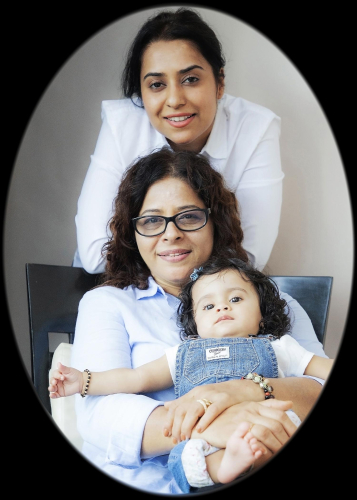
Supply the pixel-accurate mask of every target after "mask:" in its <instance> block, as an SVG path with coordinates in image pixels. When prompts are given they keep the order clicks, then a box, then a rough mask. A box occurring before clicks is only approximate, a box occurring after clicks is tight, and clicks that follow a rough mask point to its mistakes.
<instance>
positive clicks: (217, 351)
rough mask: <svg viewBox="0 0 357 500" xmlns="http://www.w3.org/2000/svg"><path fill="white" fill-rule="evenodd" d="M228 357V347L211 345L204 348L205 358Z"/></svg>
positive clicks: (209, 359)
mask: <svg viewBox="0 0 357 500" xmlns="http://www.w3.org/2000/svg"><path fill="white" fill-rule="evenodd" d="M227 358H229V346H228V347H211V348H210V349H206V360H207V361H212V360H213V359H227Z"/></svg>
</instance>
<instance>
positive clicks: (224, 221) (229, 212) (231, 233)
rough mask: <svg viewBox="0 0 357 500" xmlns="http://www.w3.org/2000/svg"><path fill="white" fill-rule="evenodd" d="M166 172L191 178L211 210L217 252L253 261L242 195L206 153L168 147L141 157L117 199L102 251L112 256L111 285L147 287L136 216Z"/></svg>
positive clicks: (107, 278) (108, 272) (108, 269)
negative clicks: (244, 224)
mask: <svg viewBox="0 0 357 500" xmlns="http://www.w3.org/2000/svg"><path fill="white" fill-rule="evenodd" d="M167 177H172V178H177V179H180V180H182V181H184V182H186V183H187V184H188V185H189V186H190V187H191V189H193V191H194V192H195V193H196V194H197V195H198V196H199V198H200V199H201V200H202V201H203V203H204V204H205V206H206V207H207V208H210V209H211V214H210V219H211V220H212V223H213V227H214V241H213V251H212V255H214V256H218V255H225V254H226V252H227V251H228V252H229V251H233V252H234V253H235V255H237V256H238V257H239V258H240V259H242V260H244V261H248V255H247V253H246V251H245V250H244V249H243V247H242V241H243V231H242V228H241V222H240V217H239V211H238V203H237V199H236V197H235V194H234V193H233V192H232V191H230V190H229V189H228V188H227V187H226V185H225V181H224V178H223V176H222V175H221V174H220V173H219V172H217V171H216V170H214V168H212V167H211V165H210V163H209V161H208V160H207V158H206V157H205V156H203V155H201V154H197V153H193V152H190V151H176V152H175V151H172V150H171V149H169V148H168V147H167V146H164V147H163V148H162V149H159V150H156V151H154V152H153V153H151V154H149V155H148V156H145V157H142V158H140V159H139V160H138V161H136V162H135V163H134V164H133V165H132V166H130V167H129V168H127V170H126V171H125V172H124V176H123V179H122V181H121V183H120V186H119V191H118V195H117V197H116V199H115V210H114V216H113V217H112V218H111V220H110V221H109V228H110V231H111V233H112V237H111V239H110V241H108V242H107V243H106V244H105V245H104V246H103V255H104V256H106V259H107V263H106V269H105V273H104V275H103V280H104V283H105V284H106V285H112V286H116V287H118V288H124V287H126V286H129V285H135V286H136V287H137V288H140V289H146V288H147V287H148V277H149V276H150V275H151V273H150V270H149V269H148V267H147V265H146V264H145V262H144V260H143V259H142V257H141V255H140V253H139V250H138V247H137V244H136V239H135V232H134V226H133V224H132V218H133V217H137V216H138V215H139V213H140V210H141V207H142V205H143V203H144V199H145V196H146V193H147V192H148V190H149V188H150V186H152V185H153V184H154V183H155V182H158V181H159V180H161V179H164V178H167Z"/></svg>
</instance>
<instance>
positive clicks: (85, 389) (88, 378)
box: [81, 368, 92, 398]
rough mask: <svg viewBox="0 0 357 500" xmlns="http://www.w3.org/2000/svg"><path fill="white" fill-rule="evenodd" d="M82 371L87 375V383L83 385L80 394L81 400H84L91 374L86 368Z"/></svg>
mask: <svg viewBox="0 0 357 500" xmlns="http://www.w3.org/2000/svg"><path fill="white" fill-rule="evenodd" d="M84 371H85V372H87V373H88V377H87V382H86V385H85V388H84V391H83V392H81V396H82V398H85V397H86V395H87V392H88V386H89V382H90V378H91V376H92V374H91V372H90V371H89V370H88V368H86V369H85V370H84Z"/></svg>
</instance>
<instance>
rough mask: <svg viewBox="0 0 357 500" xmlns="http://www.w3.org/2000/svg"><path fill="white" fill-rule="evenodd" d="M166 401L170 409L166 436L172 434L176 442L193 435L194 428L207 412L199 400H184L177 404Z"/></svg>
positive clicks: (166, 423) (165, 427)
mask: <svg viewBox="0 0 357 500" xmlns="http://www.w3.org/2000/svg"><path fill="white" fill-rule="evenodd" d="M170 403H171V402H170V401H167V402H166V403H165V408H166V409H167V410H168V412H167V419H166V422H165V425H164V436H172V440H173V442H174V443H175V444H177V443H179V442H180V441H184V440H185V439H189V438H190V437H191V432H192V429H193V428H194V427H195V425H196V424H197V422H198V420H199V419H200V418H201V417H202V415H203V414H204V413H205V409H204V407H203V405H202V404H201V403H199V402H198V401H192V400H191V401H182V402H181V403H179V404H177V405H171V404H170Z"/></svg>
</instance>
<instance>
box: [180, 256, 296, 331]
mask: <svg viewBox="0 0 357 500" xmlns="http://www.w3.org/2000/svg"><path fill="white" fill-rule="evenodd" d="M229 269H234V270H236V271H238V272H239V274H240V275H241V277H242V278H243V279H244V280H245V281H249V282H250V283H252V285H253V286H254V288H255V290H256V291H257V293H258V296H259V302H260V312H261V314H262V320H261V322H260V324H259V332H258V334H271V335H274V336H275V337H278V338H280V337H282V336H283V335H285V333H287V332H288V331H289V329H290V327H291V325H290V318H289V316H288V311H289V307H288V305H287V303H286V301H285V300H284V299H282V298H281V297H280V294H279V289H278V287H277V285H276V283H275V282H274V281H273V280H272V278H269V277H268V276H267V275H266V274H264V273H262V272H260V271H258V270H257V269H256V268H254V267H253V266H251V265H250V264H249V263H247V262H244V261H242V260H240V259H238V258H235V257H228V258H227V257H218V258H214V257H213V258H210V259H209V260H208V261H207V262H206V264H204V265H203V266H202V269H200V270H199V271H198V272H197V275H198V278H197V279H196V280H195V281H192V280H190V281H187V283H186V284H185V285H184V286H183V288H182V291H181V293H180V295H179V298H180V299H181V303H180V305H179V307H178V316H177V319H178V324H179V327H180V335H181V338H182V339H188V338H197V337H198V333H197V327H196V323H195V318H194V311H193V303H192V288H193V287H194V286H195V283H197V281H198V280H199V279H200V277H201V276H206V275H211V274H216V273H222V272H224V271H227V270H229Z"/></svg>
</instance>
